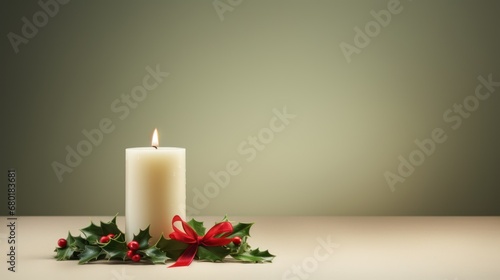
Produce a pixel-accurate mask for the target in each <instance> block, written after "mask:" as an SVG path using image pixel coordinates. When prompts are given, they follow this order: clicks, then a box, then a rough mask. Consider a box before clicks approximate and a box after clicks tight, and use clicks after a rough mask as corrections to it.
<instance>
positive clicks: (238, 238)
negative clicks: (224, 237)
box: [233, 236, 241, 246]
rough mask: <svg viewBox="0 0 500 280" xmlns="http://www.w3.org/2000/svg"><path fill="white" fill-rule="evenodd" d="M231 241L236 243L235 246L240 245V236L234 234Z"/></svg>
mask: <svg viewBox="0 0 500 280" xmlns="http://www.w3.org/2000/svg"><path fill="white" fill-rule="evenodd" d="M233 243H234V245H236V246H238V245H240V244H241V238H240V237H239V236H235V237H234V238H233Z"/></svg>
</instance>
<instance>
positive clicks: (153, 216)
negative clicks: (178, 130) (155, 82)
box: [125, 129, 186, 245]
mask: <svg viewBox="0 0 500 280" xmlns="http://www.w3.org/2000/svg"><path fill="white" fill-rule="evenodd" d="M151 146H152V147H144V148H128V149H126V151H125V239H126V240H127V242H129V241H131V240H132V239H133V237H134V234H135V235H137V234H138V233H139V230H140V229H145V228H146V227H147V226H148V225H149V226H150V228H149V233H150V234H151V236H152V238H151V240H150V243H151V245H152V244H154V243H155V242H157V241H158V239H159V238H160V236H161V235H162V234H163V235H164V236H165V237H168V234H169V233H171V232H172V231H173V230H172V217H173V216H175V215H179V216H181V217H182V218H183V219H185V218H186V149H184V148H171V147H158V134H157V130H156V129H155V131H154V133H153V140H152V143H151Z"/></svg>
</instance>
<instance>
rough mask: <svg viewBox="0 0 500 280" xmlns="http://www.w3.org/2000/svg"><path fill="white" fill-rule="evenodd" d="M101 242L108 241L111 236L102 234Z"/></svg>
mask: <svg viewBox="0 0 500 280" xmlns="http://www.w3.org/2000/svg"><path fill="white" fill-rule="evenodd" d="M99 242H101V243H108V242H109V237H108V236H107V235H105V236H101V239H99Z"/></svg>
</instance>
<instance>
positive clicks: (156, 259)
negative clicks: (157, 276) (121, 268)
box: [141, 246, 168, 264]
mask: <svg viewBox="0 0 500 280" xmlns="http://www.w3.org/2000/svg"><path fill="white" fill-rule="evenodd" d="M141 252H143V253H144V254H145V255H146V256H147V257H148V258H149V260H151V262H152V263H154V264H163V263H165V261H166V260H167V259H168V258H167V256H166V254H165V252H163V251H162V250H160V249H158V248H157V247H156V246H152V247H149V248H148V249H146V250H143V251H141Z"/></svg>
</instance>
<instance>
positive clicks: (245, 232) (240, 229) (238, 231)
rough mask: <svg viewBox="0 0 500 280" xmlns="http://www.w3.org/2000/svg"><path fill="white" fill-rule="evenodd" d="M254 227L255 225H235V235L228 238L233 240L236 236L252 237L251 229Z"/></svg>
mask: <svg viewBox="0 0 500 280" xmlns="http://www.w3.org/2000/svg"><path fill="white" fill-rule="evenodd" d="M252 226H253V223H237V224H236V225H233V233H231V235H229V236H228V238H232V237H235V236H239V237H241V238H243V237H247V236H250V228H251V227H252Z"/></svg>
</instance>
